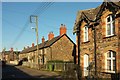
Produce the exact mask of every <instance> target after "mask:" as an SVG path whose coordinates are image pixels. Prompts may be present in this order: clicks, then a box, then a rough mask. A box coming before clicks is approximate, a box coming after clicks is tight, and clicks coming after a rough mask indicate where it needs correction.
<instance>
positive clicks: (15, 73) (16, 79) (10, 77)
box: [2, 65, 62, 80]
mask: <svg viewBox="0 0 120 80" xmlns="http://www.w3.org/2000/svg"><path fill="white" fill-rule="evenodd" d="M2 80H62V79H61V77H60V76H59V74H58V73H55V72H50V71H40V70H36V69H31V68H27V67H23V66H14V65H7V66H6V67H3V68H2Z"/></svg>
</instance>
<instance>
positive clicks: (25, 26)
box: [11, 2, 50, 46]
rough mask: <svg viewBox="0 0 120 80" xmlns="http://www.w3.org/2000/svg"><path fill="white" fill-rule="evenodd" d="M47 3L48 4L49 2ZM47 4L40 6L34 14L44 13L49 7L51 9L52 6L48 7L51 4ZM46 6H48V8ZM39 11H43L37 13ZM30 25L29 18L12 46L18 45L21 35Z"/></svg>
mask: <svg viewBox="0 0 120 80" xmlns="http://www.w3.org/2000/svg"><path fill="white" fill-rule="evenodd" d="M47 3H48V2H47ZM47 3H44V4H43V6H41V5H40V6H39V7H38V8H37V9H36V10H35V11H34V14H39V13H42V11H43V10H42V9H44V10H45V8H47V7H48V8H49V7H50V6H48V5H49V4H50V3H49V4H47ZM46 6H47V7H46ZM40 7H41V8H40ZM38 9H41V10H42V11H40V12H37V11H38ZM28 24H29V18H28V19H27V21H26V23H25V25H24V27H23V28H22V30H21V31H20V33H19V34H18V36H17V37H16V38H15V40H14V41H13V43H12V44H11V46H14V45H15V44H16V42H17V41H18V40H19V38H20V37H21V35H22V34H23V32H24V30H25V29H26V28H27V26H28Z"/></svg>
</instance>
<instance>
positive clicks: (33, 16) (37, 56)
mask: <svg viewBox="0 0 120 80" xmlns="http://www.w3.org/2000/svg"><path fill="white" fill-rule="evenodd" d="M32 18H35V21H33V20H32ZM30 22H31V23H35V24H36V28H34V27H33V28H32V29H35V32H36V42H37V54H36V55H35V58H36V64H37V66H38V69H39V48H38V16H36V15H31V16H30Z"/></svg>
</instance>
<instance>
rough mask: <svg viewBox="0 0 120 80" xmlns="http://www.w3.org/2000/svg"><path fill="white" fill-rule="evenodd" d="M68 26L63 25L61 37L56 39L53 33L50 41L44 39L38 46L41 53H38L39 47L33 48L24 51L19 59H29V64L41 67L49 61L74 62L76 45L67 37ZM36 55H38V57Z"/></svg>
mask: <svg viewBox="0 0 120 80" xmlns="http://www.w3.org/2000/svg"><path fill="white" fill-rule="evenodd" d="M66 32H67V29H66V26H65V25H63V24H61V27H60V35H59V36H56V37H54V34H53V32H50V33H49V34H48V40H47V41H45V38H44V37H43V38H42V43H40V44H39V45H38V47H39V53H38V54H36V52H37V46H34V44H32V45H33V46H32V47H30V48H27V49H24V50H23V51H22V52H21V54H20V55H19V57H20V58H21V59H22V58H25V57H26V58H27V59H28V62H31V63H36V61H38V63H39V64H40V65H43V64H46V63H47V62H48V61H65V62H68V61H72V62H73V61H74V57H73V55H74V54H75V43H74V42H73V41H72V40H71V39H70V38H69V37H68V36H67V34H66ZM36 55H38V56H37V57H36Z"/></svg>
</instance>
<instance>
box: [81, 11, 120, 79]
mask: <svg viewBox="0 0 120 80" xmlns="http://www.w3.org/2000/svg"><path fill="white" fill-rule="evenodd" d="M109 14H111V12H109V11H108V10H106V11H105V12H103V16H101V20H100V23H99V25H97V26H96V44H97V45H96V54H97V71H98V75H99V77H103V78H106V77H108V78H110V74H105V73H102V72H105V54H106V52H108V51H109V50H112V51H114V52H116V70H117V72H120V70H119V69H120V67H119V66H120V60H119V59H120V22H119V21H118V18H116V19H115V35H113V36H110V37H106V23H105V19H106V17H107V15H109ZM118 23H119V25H118ZM85 24H86V23H85V22H84V21H83V22H82V25H81V26H80V28H81V34H80V35H81V36H80V39H81V41H80V60H81V62H80V65H81V67H82V70H83V68H84V54H88V55H89V62H94V36H93V35H94V33H93V30H92V29H91V28H89V40H88V41H87V42H84V40H83V36H84V35H83V28H84V26H85ZM118 46H119V47H118ZM93 67H94V66H93Z"/></svg>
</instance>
